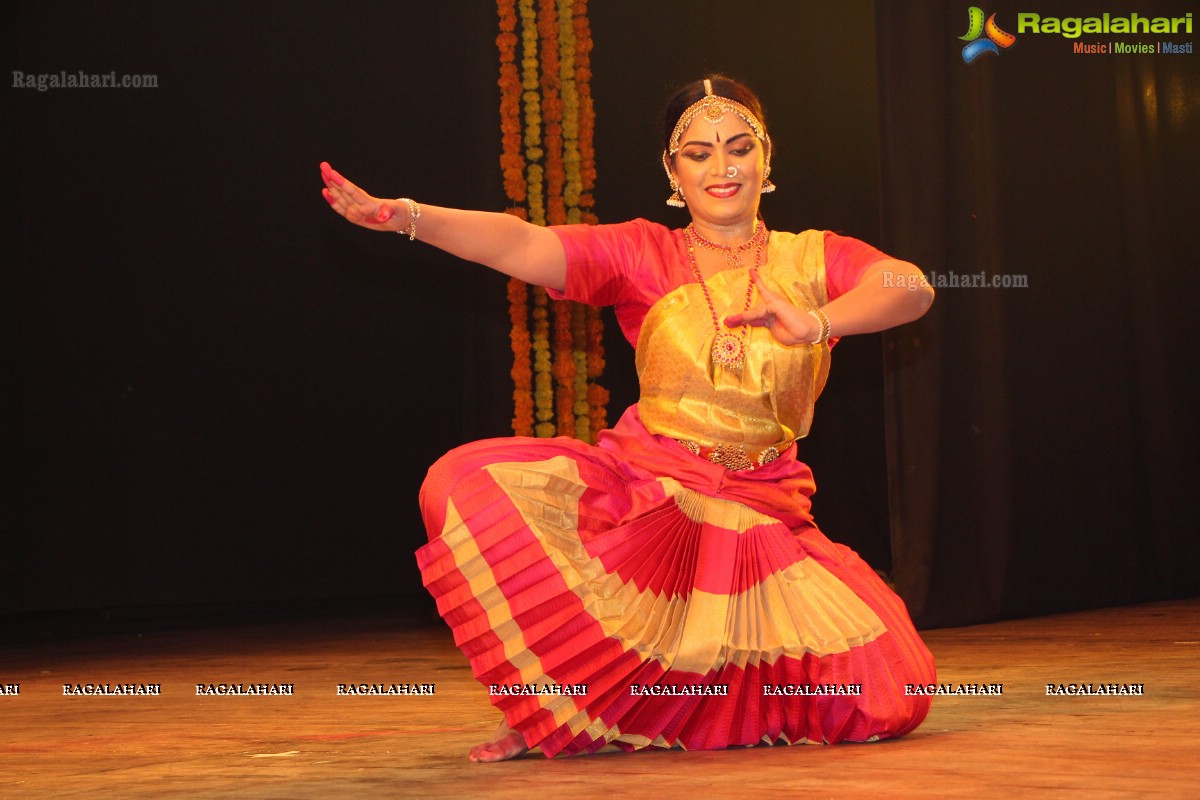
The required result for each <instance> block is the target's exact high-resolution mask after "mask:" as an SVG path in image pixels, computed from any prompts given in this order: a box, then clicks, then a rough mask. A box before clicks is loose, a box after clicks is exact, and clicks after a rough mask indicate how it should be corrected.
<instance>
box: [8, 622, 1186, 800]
mask: <svg viewBox="0 0 1200 800" xmlns="http://www.w3.org/2000/svg"><path fill="white" fill-rule="evenodd" d="M925 637H926V641H927V642H928V643H929V646H930V648H931V649H932V650H933V653H934V655H935V656H936V658H937V661H938V668H939V670H938V671H939V680H940V681H941V682H942V683H944V684H955V685H956V684H960V683H961V684H996V683H999V684H1003V694H1002V695H999V696H996V695H993V696H980V695H974V696H946V697H939V698H937V700H936V701H935V703H934V707H933V712H932V713H931V715H930V717H929V719H928V720H927V721H926V723H925V724H924V726H922V727H921V728H920V729H918V731H917V732H916V733H914V734H911V735H909V736H908V737H906V738H903V739H900V740H896V741H891V742H881V743H876V744H860V745H838V746H834V747H820V746H795V747H784V746H778V747H765V746H763V747H755V748H749V749H737V750H727V751H722V752H683V751H679V750H676V751H670V752H662V751H659V752H642V753H637V754H625V753H616V752H614V753H608V752H604V753H600V754H597V755H593V756H582V757H575V758H561V759H554V760H547V759H545V758H543V757H542V756H541V755H540V754H537V753H533V754H527V755H526V756H524V757H522V758H520V759H518V760H515V761H511V762H507V763H503V764H495V765H483V764H472V763H469V762H468V761H467V759H466V751H467V748H468V747H469V746H470V745H472V744H474V743H476V742H477V741H481V740H483V739H484V738H486V737H487V735H488V734H489V733H491V731H492V730H493V729H494V727H495V724H496V722H497V719H498V717H497V714H496V713H494V712H493V710H492V709H491V707H490V706H489V704H488V702H487V698H486V697H485V695H484V690H483V689H481V688H480V687H479V686H478V684H476V683H475V682H474V680H473V679H472V678H471V676H470V673H469V672H468V669H467V666H466V663H465V660H464V659H463V657H462V656H461V655H460V654H459V652H458V651H457V650H456V649H455V648H454V646H453V643H452V642H451V640H450V636H449V633H448V632H447V631H446V630H445V629H444V628H443V627H437V628H435V627H431V626H428V627H421V628H412V627H408V628H405V627H402V626H401V625H400V624H399V623H397V621H396V620H395V619H394V618H385V617H381V616H380V615H375V616H370V617H359V618H352V619H345V618H343V619H337V620H330V619H325V620H320V621H315V622H308V623H286V624H274V625H257V626H250V625H244V626H232V627H224V628H221V629H207V630H191V631H182V632H173V633H158V634H146V635H144V636H138V635H129V636H116V637H108V638H103V639H98V638H91V639H77V640H73V641H57V642H53V643H49V644H36V645H18V646H9V647H5V648H3V649H0V686H7V687H9V688H8V693H7V694H4V695H0V753H2V754H3V755H2V758H3V761H2V763H3V770H2V771H0V797H4V798H8V797H36V798H45V797H68V798H82V797H87V798H92V797H119V798H143V797H153V798H161V797H189V798H227V797H239V798H321V800H326V799H327V798H341V797H352V798H376V797H379V798H386V797H422V798H424V797H433V798H437V797H454V798H519V799H520V800H531V798H537V800H553V799H554V798H558V797H572V798H585V797H591V796H599V797H604V796H617V795H620V796H626V797H631V798H639V799H640V798H654V800H668V798H673V797H685V798H689V800H701V798H731V797H744V796H746V795H749V794H751V793H753V794H755V795H758V796H765V797H773V798H787V797H972V798H979V797H1056V796H1080V797H1089V798H1098V797H1133V796H1139V797H1141V796H1146V797H1193V798H1196V797H1200V766H1196V762H1197V761H1198V760H1200V759H1198V758H1197V754H1198V753H1200V600H1188V601H1179V602H1169V603H1155V604H1150V605H1141V606H1134V607H1129V608H1117V609H1108V610H1101V611H1089V612H1083V613H1078V614H1070V615H1062V616H1055V617H1044V618H1039V619H1029V620H1020V621H1012V622H1003V623H997V624H991V625H979V626H974V627H969V628H954V629H942V630H932V631H927V632H925ZM87 683H93V684H104V683H107V684H114V685H115V684H129V683H133V684H161V694H160V695H158V696H148V695H131V696H94V695H91V696H70V697H68V696H64V688H63V687H64V684H71V685H72V687H74V685H76V684H80V685H83V684H87ZM197 683H202V684H206V685H207V684H217V683H245V684H251V683H255V684H257V683H267V684H293V685H294V695H293V696H290V697H287V696H269V695H268V696H258V697H253V696H250V697H247V696H241V697H229V696H216V697H210V696H197V692H196V684H197ZM341 683H385V684H392V683H404V684H430V683H432V684H434V685H435V694H433V695H426V696H419V695H418V696H392V697H387V696H338V694H337V686H338V684H341ZM1069 683H1091V684H1112V683H1116V684H1144V691H1145V694H1144V695H1143V696H1120V695H1118V696H1088V697H1081V696H1054V697H1050V696H1047V693H1046V684H1055V685H1057V684H1069ZM12 684H19V685H20V686H19V694H13V693H12Z"/></svg>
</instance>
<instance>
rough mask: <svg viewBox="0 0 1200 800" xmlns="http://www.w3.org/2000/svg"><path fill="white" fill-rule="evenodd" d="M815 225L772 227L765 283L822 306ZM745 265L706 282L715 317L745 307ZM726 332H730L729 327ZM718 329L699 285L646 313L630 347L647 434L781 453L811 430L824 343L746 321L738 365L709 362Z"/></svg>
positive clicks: (821, 261) (804, 303)
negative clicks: (783, 338)
mask: <svg viewBox="0 0 1200 800" xmlns="http://www.w3.org/2000/svg"><path fill="white" fill-rule="evenodd" d="M824 254H825V248H824V241H823V234H822V232H821V231H804V232H803V233H799V234H795V233H783V232H772V233H771V238H770V241H769V243H768V246H767V258H766V263H765V264H764V265H763V266H761V267H760V268H759V276H760V277H761V278H762V279H763V282H764V283H765V285H766V286H767V287H768V288H769V289H771V290H772V291H774V292H776V293H777V294H779V295H781V296H783V297H784V298H786V299H787V300H788V301H789V302H791V303H793V304H794V305H796V306H797V307H799V308H801V309H808V308H820V307H821V306H823V305H825V303H826V299H827V298H826V289H825V255H824ZM748 278H749V276H748V275H747V270H745V269H727V270H723V271H722V272H720V273H718V274H717V275H715V276H714V277H712V278H710V279H708V280H707V281H706V283H707V284H708V290H709V294H710V296H711V297H712V302H713V306H714V308H716V310H717V317H718V319H721V320H724V318H725V316H727V315H728V314H729V313H731V312H733V311H734V310H739V309H741V308H742V306H743V304H744V302H745V297H746V281H747V280H748ZM732 332H734V333H736V332H737V331H736V329H735V330H733V331H732ZM715 335H716V331H715V330H714V329H713V321H712V315H711V314H710V313H709V309H708V305H707V303H706V302H705V300H704V293H703V290H702V289H701V287H700V284H698V283H689V284H686V285H684V286H680V287H679V288H677V289H675V290H674V291H672V292H670V293H668V294H667V295H665V296H663V297H662V298H661V299H660V300H659V301H658V302H657V303H655V304H654V306H653V307H652V308H651V309H650V311H649V313H648V314H647V315H646V319H645V321H644V322H643V323H642V330H641V334H640V336H639V338H638V345H637V362H636V363H637V372H638V381H639V383H640V384H641V397H640V399H639V401H638V414H639V416H640V417H641V420H642V422H643V423H644V424H645V426H646V428H647V429H648V430H649V431H650V432H651V433H657V434H662V435H664V436H670V437H672V438H675V439H681V440H687V441H691V442H695V443H696V444H698V445H699V446H700V447H706V448H707V447H713V446H716V445H740V446H742V447H743V448H744V449H745V450H747V451H750V452H754V451H762V450H764V449H766V448H768V447H775V448H776V449H778V450H780V451H782V450H783V449H784V448H785V447H786V446H787V445H790V444H791V443H792V442H793V441H795V440H796V439H799V438H802V437H804V436H807V435H808V431H809V427H810V426H811V424H812V415H813V404H814V403H815V402H816V400H817V397H818V396H819V395H820V394H821V390H822V389H823V388H824V387H825V380H826V378H827V377H828V374H829V345H828V344H820V345H808V344H800V345H791V346H788V345H783V344H780V343H779V342H778V341H776V339H775V337H773V336H772V335H771V333H770V331H768V330H767V329H766V328H750V329H749V331H748V334H747V347H746V361H745V363H744V364H743V365H742V368H741V369H740V370H737V371H735V370H730V369H726V368H723V367H718V366H714V365H713V363H712V358H711V357H710V351H711V350H712V344H713V338H714V337H715Z"/></svg>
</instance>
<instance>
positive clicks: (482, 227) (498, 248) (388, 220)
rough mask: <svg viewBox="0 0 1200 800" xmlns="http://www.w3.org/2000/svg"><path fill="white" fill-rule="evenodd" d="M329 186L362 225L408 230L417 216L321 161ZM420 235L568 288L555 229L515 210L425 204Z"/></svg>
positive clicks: (335, 202)
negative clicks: (519, 216) (530, 220)
mask: <svg viewBox="0 0 1200 800" xmlns="http://www.w3.org/2000/svg"><path fill="white" fill-rule="evenodd" d="M321 178H322V179H323V180H324V181H325V188H324V189H323V190H322V191H321V194H323V195H324V196H325V199H326V200H327V201H329V205H331V206H332V207H333V210H334V211H336V212H337V213H339V214H341V215H342V216H343V217H345V218H346V219H348V220H349V221H351V222H353V223H354V224H356V225H361V226H362V227H364V228H370V229H372V230H377V231H394V232H397V233H404V232H407V231H408V230H409V229H410V225H411V223H412V218H411V216H410V211H409V205H408V204H407V203H405V202H404V201H403V200H383V199H380V198H378V197H373V196H371V195H369V194H367V193H366V192H364V191H363V190H362V189H361V188H359V187H358V186H356V185H355V184H354V183H352V182H351V181H348V180H346V179H345V178H344V177H342V175H341V174H340V173H339V172H338V171H337V170H335V169H333V167H331V166H329V164H328V163H326V162H322V163H321ZM416 235H417V238H418V239H420V240H421V241H423V242H427V243H429V244H431V245H433V246H434V247H437V248H439V249H442V250H445V251H446V252H447V253H452V254H453V255H456V256H458V257H459V258H465V259H466V260H468V261H475V262H477V263H480V264H483V265H484V266H487V267H491V268H492V269H494V270H498V271H499V272H503V273H504V274H505V275H511V276H512V277H514V278H520V279H521V280H523V281H525V282H527V283H532V284H535V285H538V286H545V287H547V288H549V289H559V290H561V289H563V288H565V286H566V282H567V259H566V255H565V253H564V252H563V248H562V243H561V242H559V240H558V237H557V236H556V235H554V233H553V232H552V231H550V230H549V229H547V228H544V227H541V226H539V225H533V224H531V223H528V222H525V221H524V220H520V219H517V218H516V217H514V216H513V215H511V214H498V213H492V212H488V211H463V210H460V209H456V208H441V207H438V206H431V205H426V204H424V203H422V204H421V205H420V218H419V219H418V220H417V221H416Z"/></svg>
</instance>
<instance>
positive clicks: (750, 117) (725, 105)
mask: <svg viewBox="0 0 1200 800" xmlns="http://www.w3.org/2000/svg"><path fill="white" fill-rule="evenodd" d="M730 111H732V112H733V113H735V114H737V115H738V116H739V117H741V118H742V119H743V120H745V122H746V124H747V125H749V126H750V130H752V131H754V135H755V136H756V137H758V140H759V141H760V142H762V143H763V147H764V148H765V149H766V153H765V155H764V158H763V182H762V194H767V193H768V192H773V191H775V184H773V183H771V137H770V136H768V135H767V129H766V128H765V127H764V126H763V124H762V122H760V121H759V119H758V117H756V116H754V112H753V111H751V110H750V109H748V108H746V107H745V106H744V105H742V104H741V103H739V102H737V101H736V100H730V99H729V98H728V97H721V96H720V95H716V94H713V88H712V80H711V79H710V78H705V79H704V97H701V98H700V99H699V100H697V101H696V102H694V103H692V104H691V105H690V106H688V107H687V108H686V109H684V111H683V113H682V114H680V115H679V121H678V122H676V123H675V128H674V129H673V130H672V131H671V139H670V141H669V142H668V145H667V149H666V150H663V154H662V165H663V169H664V170H666V173H667V180H668V181H670V184H671V196H670V197H668V198H667V205H669V206H674V207H675V208H683V207H685V206H686V205H687V201H686V200H685V199H684V197H683V191H682V190H681V189H680V188H679V184H678V183H677V182H676V180H675V176H674V175H672V174H671V158H673V157H674V156H675V154H676V153H678V152H679V140H680V138H681V137H682V136H683V132H684V131H686V130H687V129H688V126H689V125H691V124H692V120H694V119H695V118H696V117H697V116H699V115H700V114H703V115H704V119H705V120H707V121H708V122H711V123H712V124H713V125H716V124H718V123H720V122H721V120H723V119H725V115H726V114H727V113H728V112H730Z"/></svg>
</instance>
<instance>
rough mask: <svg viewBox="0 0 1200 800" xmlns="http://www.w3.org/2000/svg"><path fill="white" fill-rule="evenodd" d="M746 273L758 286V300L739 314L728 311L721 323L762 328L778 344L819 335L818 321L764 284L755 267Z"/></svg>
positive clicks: (807, 340) (809, 340) (810, 339)
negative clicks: (767, 331)
mask: <svg viewBox="0 0 1200 800" xmlns="http://www.w3.org/2000/svg"><path fill="white" fill-rule="evenodd" d="M750 275H751V278H752V280H753V281H754V284H755V286H756V287H757V288H758V297H759V300H758V302H757V303H755V304H754V305H753V306H752V307H751V308H748V309H746V311H745V312H743V313H741V314H736V313H735V314H730V315H729V316H727V317H726V318H725V324H726V325H727V326H728V327H730V328H736V327H738V326H739V325H750V326H751V327H754V328H766V329H767V330H769V331H770V332H771V335H772V336H774V337H775V338H776V340H778V341H779V342H780V343H781V344H787V345H792V344H811V343H812V342H814V341H816V339H817V337H818V336H820V335H821V324H820V323H819V322H817V318H816V317H815V316H813V315H812V314H810V313H808V311H807V310H804V309H800V308H797V307H796V306H794V305H792V304H791V303H789V302H788V301H787V300H785V299H783V298H782V297H780V296H779V295H777V294H775V293H774V292H772V291H771V290H770V289H768V288H767V287H766V286H764V285H763V282H762V279H761V278H759V276H758V271H757V270H754V271H752V272H751V273H750Z"/></svg>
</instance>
